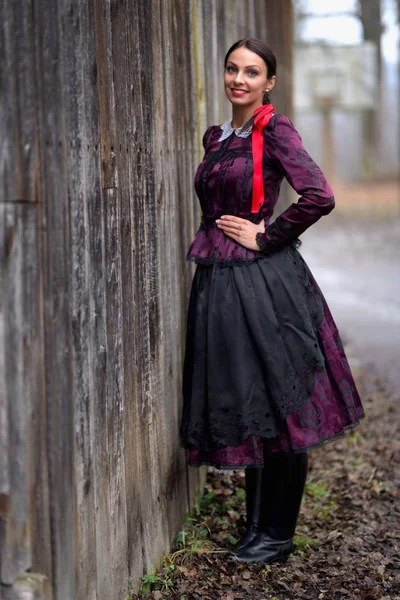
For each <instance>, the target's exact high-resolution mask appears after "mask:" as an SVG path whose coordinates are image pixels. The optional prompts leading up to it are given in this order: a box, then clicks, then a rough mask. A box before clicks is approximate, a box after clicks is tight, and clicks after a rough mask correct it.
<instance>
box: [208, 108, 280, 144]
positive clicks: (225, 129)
mask: <svg viewBox="0 0 400 600" xmlns="http://www.w3.org/2000/svg"><path fill="white" fill-rule="evenodd" d="M274 116H275V113H274V114H273V115H272V116H271V119H272V117H274ZM220 127H221V129H222V133H221V137H220V138H219V139H218V141H219V142H223V141H224V140H226V138H228V137H229V136H230V135H231V134H232V133H233V132H235V134H236V135H237V136H238V137H241V138H247V137H249V135H250V134H251V131H252V126H251V125H250V126H249V127H246V129H243V130H242V128H241V127H236V128H234V127H232V125H231V120H230V119H229V120H228V121H225V123H222V125H220Z"/></svg>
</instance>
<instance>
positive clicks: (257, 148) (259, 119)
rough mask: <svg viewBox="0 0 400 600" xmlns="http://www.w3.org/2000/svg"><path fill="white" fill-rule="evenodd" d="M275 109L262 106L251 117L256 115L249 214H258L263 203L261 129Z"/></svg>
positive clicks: (262, 137)
mask: <svg viewBox="0 0 400 600" xmlns="http://www.w3.org/2000/svg"><path fill="white" fill-rule="evenodd" d="M274 110H275V108H274V107H273V106H272V104H263V105H261V106H258V107H257V108H256V109H255V110H254V112H253V115H256V118H255V119H254V122H253V126H252V135H251V148H252V153H253V165H254V171H253V195H252V202H251V212H252V213H258V211H259V210H260V207H261V205H262V204H263V202H264V180H263V173H262V159H263V149H264V135H263V129H264V127H266V126H267V125H268V123H269V121H270V119H271V117H272V113H273V112H274Z"/></svg>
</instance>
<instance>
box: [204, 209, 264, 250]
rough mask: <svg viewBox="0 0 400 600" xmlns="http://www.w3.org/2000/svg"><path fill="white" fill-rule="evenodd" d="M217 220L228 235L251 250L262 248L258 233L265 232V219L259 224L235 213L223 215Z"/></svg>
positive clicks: (218, 224)
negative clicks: (257, 236) (257, 239)
mask: <svg viewBox="0 0 400 600" xmlns="http://www.w3.org/2000/svg"><path fill="white" fill-rule="evenodd" d="M215 222H216V223H217V226H218V227H219V228H220V229H222V231H223V232H224V233H225V234H226V235H227V236H229V237H230V238H232V239H233V240H235V242H238V244H241V245H242V246H244V247H245V248H248V249H249V250H260V247H259V246H258V244H257V242H256V234H257V233H258V232H260V231H261V232H262V233H264V231H265V225H264V221H263V220H262V221H261V222H260V223H258V225H257V224H256V223H252V222H251V221H248V220H247V219H241V218H240V217H234V216H233V215H222V217H221V218H220V219H216V221H215Z"/></svg>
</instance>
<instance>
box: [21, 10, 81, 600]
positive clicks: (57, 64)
mask: <svg viewBox="0 0 400 600" xmlns="http://www.w3.org/2000/svg"><path fill="white" fill-rule="evenodd" d="M32 10H33V19H34V23H35V36H36V38H35V39H36V55H35V66H36V88H37V127H38V131H39V132H40V145H39V155H38V161H39V166H40V175H39V179H38V182H37V189H38V197H39V199H40V201H39V214H40V228H41V233H42V236H41V244H40V263H41V264H40V267H41V271H42V286H43V292H42V307H41V309H42V315H43V317H42V318H43V326H44V356H45V375H46V399H47V448H48V460H49V486H50V490H51V499H50V522H51V532H52V534H51V535H52V539H51V541H52V559H53V586H54V592H55V596H56V597H57V598H75V597H76V588H75V564H76V560H75V539H74V538H75V535H74V532H75V523H74V508H75V489H74V472H73V464H74V461H73V448H74V442H73V440H74V416H73V411H74V404H73V401H72V397H71V392H72V389H73V387H72V363H71V358H72V355H71V320H70V305H69V302H70V293H71V284H70V279H71V277H70V239H69V232H70V216H69V206H68V197H69V194H68V176H67V175H68V171H67V163H68V151H67V147H66V137H65V136H66V126H67V123H66V115H65V96H64V92H63V86H64V73H63V67H64V66H65V62H66V61H68V56H67V55H66V54H65V53H64V51H63V45H62V44H63V40H64V37H63V36H64V34H63V33H62V31H61V29H60V16H61V13H60V10H61V4H60V2H59V1H55V2H50V3H49V2H47V1H46V0H39V1H38V2H35V3H34V4H33V5H32ZM44 14H45V15H46V18H45V19H43V15H44Z"/></svg>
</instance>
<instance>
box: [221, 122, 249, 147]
mask: <svg viewBox="0 0 400 600" xmlns="http://www.w3.org/2000/svg"><path fill="white" fill-rule="evenodd" d="M220 127H221V129H222V133H221V137H220V138H219V139H218V141H219V142H222V141H223V140H226V138H228V137H229V136H230V135H231V133H233V132H235V134H236V135H237V136H238V137H242V138H247V137H249V135H250V134H251V129H252V128H251V125H250V127H247V128H246V129H243V131H242V128H241V127H237V128H236V129H234V128H233V127H232V125H231V120H230V119H229V120H228V121H225V123H223V124H222V125H221V126H220Z"/></svg>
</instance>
